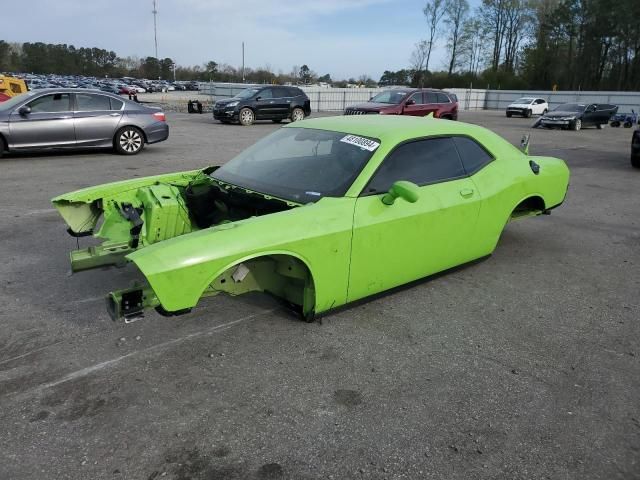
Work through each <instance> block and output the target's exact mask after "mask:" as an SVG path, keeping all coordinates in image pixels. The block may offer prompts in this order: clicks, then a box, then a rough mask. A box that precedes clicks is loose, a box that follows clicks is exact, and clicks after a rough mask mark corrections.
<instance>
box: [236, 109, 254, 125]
mask: <svg viewBox="0 0 640 480" xmlns="http://www.w3.org/2000/svg"><path fill="white" fill-rule="evenodd" d="M238 121H239V122H240V125H244V126H245V127H248V126H249V125H253V123H254V122H255V121H256V114H255V113H253V110H251V109H250V108H248V107H244V108H243V109H241V110H240V113H239V114H238Z"/></svg>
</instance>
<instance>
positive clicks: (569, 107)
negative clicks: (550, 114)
mask: <svg viewBox="0 0 640 480" xmlns="http://www.w3.org/2000/svg"><path fill="white" fill-rule="evenodd" d="M585 107H586V105H580V104H578V103H565V104H564V105H558V106H557V107H556V108H554V109H553V111H554V112H584V109H585Z"/></svg>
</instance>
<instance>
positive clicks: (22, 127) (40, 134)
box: [8, 93, 76, 149]
mask: <svg viewBox="0 0 640 480" xmlns="http://www.w3.org/2000/svg"><path fill="white" fill-rule="evenodd" d="M23 107H28V109H27V111H24V108H23ZM20 110H22V111H23V113H20ZM8 143H9V148H11V149H20V148H44V147H65V146H74V145H75V143H76V135H75V130H74V128H73V111H72V109H71V94H69V93H50V94H46V95H42V96H39V97H38V98H35V99H33V100H31V101H29V102H28V103H26V104H24V105H22V106H21V107H18V108H16V109H15V110H14V111H13V112H12V113H11V115H10V116H9V138H8Z"/></svg>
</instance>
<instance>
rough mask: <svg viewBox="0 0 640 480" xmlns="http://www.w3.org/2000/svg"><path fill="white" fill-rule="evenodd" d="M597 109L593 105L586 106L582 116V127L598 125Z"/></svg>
mask: <svg viewBox="0 0 640 480" xmlns="http://www.w3.org/2000/svg"><path fill="white" fill-rule="evenodd" d="M597 108H598V107H597V105H596V104H594V103H592V104H590V105H587V107H586V108H585V109H584V114H583V115H582V125H583V126H586V125H595V124H596V123H598V111H597Z"/></svg>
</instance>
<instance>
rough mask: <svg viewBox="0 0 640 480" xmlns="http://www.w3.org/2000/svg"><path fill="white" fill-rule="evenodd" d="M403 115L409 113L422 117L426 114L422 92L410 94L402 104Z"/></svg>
mask: <svg viewBox="0 0 640 480" xmlns="http://www.w3.org/2000/svg"><path fill="white" fill-rule="evenodd" d="M404 105H405V106H404V110H403V113H402V114H403V115H410V116H413V117H424V116H425V115H427V113H426V111H425V104H424V95H423V93H422V92H416V93H414V94H413V95H411V96H410V97H409V98H407V100H406V101H405V104H404Z"/></svg>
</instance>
